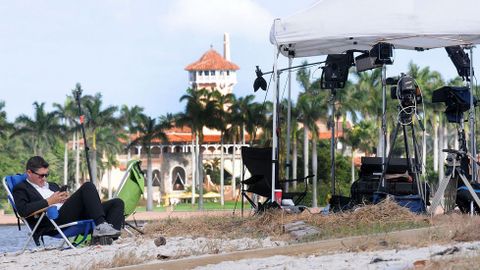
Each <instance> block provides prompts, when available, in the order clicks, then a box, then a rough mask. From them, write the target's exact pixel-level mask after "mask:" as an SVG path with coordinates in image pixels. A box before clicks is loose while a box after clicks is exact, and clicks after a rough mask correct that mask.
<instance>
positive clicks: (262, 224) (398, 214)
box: [145, 200, 430, 240]
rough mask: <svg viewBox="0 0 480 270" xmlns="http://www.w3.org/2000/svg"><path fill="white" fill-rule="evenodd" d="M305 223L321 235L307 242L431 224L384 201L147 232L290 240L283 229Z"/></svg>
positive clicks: (200, 221)
mask: <svg viewBox="0 0 480 270" xmlns="http://www.w3.org/2000/svg"><path fill="white" fill-rule="evenodd" d="M294 221H304V222H305V223H307V224H309V225H312V226H315V227H318V228H320V231H321V233H320V234H319V235H316V236H315V237H314V238H311V239H308V240H318V239H328V238H338V237H346V236H352V235H363V234H370V233H378V232H388V231H392V230H399V229H409V228H418V227H425V226H429V225H430V221H429V220H428V219H426V218H425V217H424V216H419V215H415V214H413V213H411V212H410V211H409V210H408V209H406V208H403V207H400V206H399V205H398V204H396V203H395V202H392V201H390V200H385V201H384V202H382V203H379V204H377V205H367V206H364V207H360V208H358V209H356V210H355V211H349V212H345V213H338V214H331V215H327V216H324V215H321V214H311V213H309V212H308V211H304V212H303V213H301V214H286V213H285V212H283V211H281V210H271V211H267V212H266V213H264V214H262V215H256V216H251V217H245V218H240V217H233V216H232V217H221V218H220V217H202V218H199V217H195V218H187V219H178V218H176V219H172V218H169V219H165V220H161V221H158V222H154V223H150V224H148V225H147V226H146V227H145V232H146V233H147V234H151V235H158V234H162V235H164V236H189V237H210V238H228V239H233V238H241V237H251V238H262V237H271V238H272V239H275V240H289V239H290V238H289V235H287V234H285V233H284V230H283V225H285V224H288V223H291V222H294Z"/></svg>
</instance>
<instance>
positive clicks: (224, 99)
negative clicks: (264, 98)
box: [212, 91, 235, 205]
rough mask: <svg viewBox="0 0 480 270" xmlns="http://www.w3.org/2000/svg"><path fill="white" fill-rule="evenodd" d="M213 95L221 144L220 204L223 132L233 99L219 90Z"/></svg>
mask: <svg viewBox="0 0 480 270" xmlns="http://www.w3.org/2000/svg"><path fill="white" fill-rule="evenodd" d="M212 94H213V97H214V99H215V105H216V111H215V117H216V118H218V122H217V124H218V126H217V127H216V128H217V129H218V130H220V144H221V148H220V149H221V152H220V204H221V205H224V204H225V194H224V186H225V174H224V170H225V169H224V168H225V167H224V166H225V159H224V156H223V154H224V152H225V150H224V147H223V144H224V137H225V132H226V131H227V126H228V124H229V122H230V120H229V119H230V112H231V105H232V100H233V99H235V96H234V95H233V94H226V95H222V94H221V93H220V92H219V91H214V92H213V93H212Z"/></svg>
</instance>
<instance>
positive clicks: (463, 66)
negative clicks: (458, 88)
mask: <svg viewBox="0 0 480 270" xmlns="http://www.w3.org/2000/svg"><path fill="white" fill-rule="evenodd" d="M445 50H446V51H447V53H448V57H450V59H451V60H452V62H453V64H454V65H455V68H457V73H458V76H460V77H462V79H464V80H465V79H467V81H470V58H469V57H468V55H467V54H466V53H465V51H463V49H462V47H460V46H450V47H445Z"/></svg>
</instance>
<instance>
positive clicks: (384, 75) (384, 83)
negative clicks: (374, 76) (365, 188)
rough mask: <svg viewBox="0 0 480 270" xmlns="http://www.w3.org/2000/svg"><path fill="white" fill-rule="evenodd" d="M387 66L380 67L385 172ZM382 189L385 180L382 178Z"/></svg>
mask: <svg viewBox="0 0 480 270" xmlns="http://www.w3.org/2000/svg"><path fill="white" fill-rule="evenodd" d="M386 80H387V66H386V65H385V64H383V65H382V142H381V147H382V170H383V171H385V165H386V164H385V156H386V155H387V81H386ZM382 187H385V179H383V178H382Z"/></svg>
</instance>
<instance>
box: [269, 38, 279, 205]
mask: <svg viewBox="0 0 480 270" xmlns="http://www.w3.org/2000/svg"><path fill="white" fill-rule="evenodd" d="M274 52H275V56H274V65H273V73H274V76H273V78H274V80H275V91H273V127H272V133H273V134H272V186H271V187H272V193H271V197H270V198H271V200H272V202H273V201H274V199H275V177H277V165H278V158H277V157H278V155H277V153H278V149H277V147H278V134H277V118H278V111H277V106H278V94H279V91H280V89H279V87H280V83H279V81H278V80H279V79H280V72H279V70H278V68H277V65H278V63H277V61H278V46H275V50H274Z"/></svg>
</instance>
